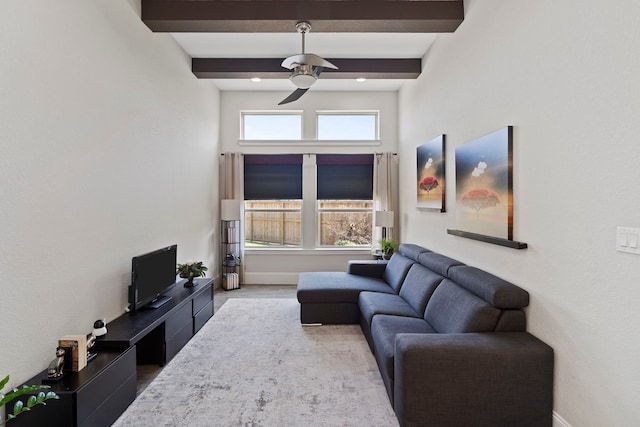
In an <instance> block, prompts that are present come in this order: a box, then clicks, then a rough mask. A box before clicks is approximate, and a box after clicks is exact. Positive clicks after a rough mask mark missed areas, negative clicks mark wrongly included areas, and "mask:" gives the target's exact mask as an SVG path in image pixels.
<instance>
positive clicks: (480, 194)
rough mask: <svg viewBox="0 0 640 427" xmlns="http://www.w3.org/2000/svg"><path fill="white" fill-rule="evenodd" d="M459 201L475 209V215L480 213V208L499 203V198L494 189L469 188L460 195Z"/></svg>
mask: <svg viewBox="0 0 640 427" xmlns="http://www.w3.org/2000/svg"><path fill="white" fill-rule="evenodd" d="M460 202H461V203H462V204H463V205H465V206H467V207H469V208H471V209H474V210H475V211H476V216H478V215H479V214H480V209H486V208H491V207H494V206H495V205H497V204H499V203H500V198H499V197H498V194H497V193H496V192H495V191H492V190H487V189H484V188H478V189H475V190H469V191H467V192H466V193H464V194H463V195H462V197H461V198H460Z"/></svg>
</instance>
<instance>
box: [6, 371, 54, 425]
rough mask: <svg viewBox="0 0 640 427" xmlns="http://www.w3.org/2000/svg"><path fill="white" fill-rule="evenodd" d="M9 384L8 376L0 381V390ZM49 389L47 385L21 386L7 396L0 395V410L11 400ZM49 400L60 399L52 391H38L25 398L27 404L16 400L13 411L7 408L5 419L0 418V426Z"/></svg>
mask: <svg viewBox="0 0 640 427" xmlns="http://www.w3.org/2000/svg"><path fill="white" fill-rule="evenodd" d="M8 382H9V375H7V376H6V377H5V378H4V379H3V380H2V381H0V390H2V389H3V388H4V386H5V385H7V383H8ZM48 388H50V387H49V386H48V385H31V386H28V385H23V386H22V387H20V388H14V389H13V390H11V391H10V392H9V393H7V394H3V393H0V408H1V407H3V406H4V405H6V404H7V403H9V402H11V401H12V400H13V399H15V398H17V397H20V396H22V395H24V394H27V393H32V392H34V391H38V390H46V389H48ZM49 399H60V397H59V396H58V395H57V394H55V393H54V392H52V391H48V392H46V393H45V392H44V391H40V392H39V393H38V394H35V395H31V396H29V397H28V398H27V403H26V404H25V403H24V402H23V401H22V400H18V401H17V402H16V403H15V405H13V411H12V412H10V411H9V408H7V419H6V420H2V419H1V418H0V425H1V424H4V422H5V421H11V420H12V419H14V418H15V417H17V416H18V415H20V414H21V413H23V412H26V411H30V410H31V408H33V407H34V406H36V405H46V403H44V401H45V400H49Z"/></svg>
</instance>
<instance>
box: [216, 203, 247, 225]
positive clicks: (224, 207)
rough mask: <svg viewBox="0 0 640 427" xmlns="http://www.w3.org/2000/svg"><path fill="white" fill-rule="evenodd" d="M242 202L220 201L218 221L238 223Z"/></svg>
mask: <svg viewBox="0 0 640 427" xmlns="http://www.w3.org/2000/svg"><path fill="white" fill-rule="evenodd" d="M241 203H242V200H237V199H223V200H221V201H220V219H221V220H222V221H240V207H241Z"/></svg>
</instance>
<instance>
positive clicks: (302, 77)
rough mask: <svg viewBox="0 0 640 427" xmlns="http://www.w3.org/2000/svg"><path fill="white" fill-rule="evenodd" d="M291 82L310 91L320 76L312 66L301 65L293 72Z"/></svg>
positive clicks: (290, 77)
mask: <svg viewBox="0 0 640 427" xmlns="http://www.w3.org/2000/svg"><path fill="white" fill-rule="evenodd" d="M289 80H291V82H292V83H293V84H294V85H296V87H298V88H300V89H308V88H310V87H311V85H313V84H314V83H315V82H316V80H318V74H317V73H316V69H315V68H314V67H313V66H312V65H306V64H300V65H299V66H297V67H296V68H294V69H293V70H292V71H291V75H290V76H289Z"/></svg>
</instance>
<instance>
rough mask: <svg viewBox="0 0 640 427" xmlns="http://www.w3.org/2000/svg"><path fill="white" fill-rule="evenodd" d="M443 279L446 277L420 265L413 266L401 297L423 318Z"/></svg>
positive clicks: (403, 285) (405, 281) (401, 290)
mask: <svg viewBox="0 0 640 427" xmlns="http://www.w3.org/2000/svg"><path fill="white" fill-rule="evenodd" d="M443 279H444V277H442V276H440V275H439V274H436V273H434V272H433V271H431V270H429V269H428V268H426V267H424V266H422V265H420V264H413V265H412V266H411V268H410V269H409V272H408V273H407V277H406V278H405V279H404V283H403V284H402V288H400V296H401V297H402V299H404V300H405V301H406V302H407V303H408V304H409V305H410V306H411V308H413V309H414V310H415V311H416V313H418V314H420V316H423V315H424V309H425V307H426V306H427V302H428V301H429V298H431V295H433V292H434V291H435V290H436V288H437V287H438V285H439V284H440V282H442V280H443Z"/></svg>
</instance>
